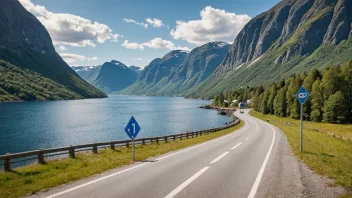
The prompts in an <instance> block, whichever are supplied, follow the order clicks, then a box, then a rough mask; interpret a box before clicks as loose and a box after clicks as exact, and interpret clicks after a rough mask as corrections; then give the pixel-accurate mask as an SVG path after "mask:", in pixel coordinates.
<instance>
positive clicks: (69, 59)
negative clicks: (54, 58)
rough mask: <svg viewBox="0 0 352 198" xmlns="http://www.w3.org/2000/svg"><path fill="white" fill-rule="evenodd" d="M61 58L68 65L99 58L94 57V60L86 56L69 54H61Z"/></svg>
mask: <svg viewBox="0 0 352 198" xmlns="http://www.w3.org/2000/svg"><path fill="white" fill-rule="evenodd" d="M60 56H61V58H62V59H64V60H65V61H66V63H68V64H70V63H75V62H77V61H84V60H98V57H96V56H95V57H92V58H88V57H85V56H82V55H78V54H69V53H61V54H60Z"/></svg>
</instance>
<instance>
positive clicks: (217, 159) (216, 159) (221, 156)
mask: <svg viewBox="0 0 352 198" xmlns="http://www.w3.org/2000/svg"><path fill="white" fill-rule="evenodd" d="M227 154H229V152H228V151H227V152H225V153H223V154H222V155H220V156H219V157H217V158H215V159H214V160H213V161H211V162H210V164H214V163H215V162H217V161H219V160H220V159H221V158H223V157H225V155H227Z"/></svg>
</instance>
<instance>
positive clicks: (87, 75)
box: [71, 65, 101, 82]
mask: <svg viewBox="0 0 352 198" xmlns="http://www.w3.org/2000/svg"><path fill="white" fill-rule="evenodd" d="M100 67H101V65H97V66H71V68H72V69H73V70H74V71H75V72H76V73H77V74H78V75H79V76H80V77H81V78H83V79H84V80H86V81H88V82H89V80H91V79H95V77H96V74H97V73H99V71H100ZM94 76H95V77H94Z"/></svg>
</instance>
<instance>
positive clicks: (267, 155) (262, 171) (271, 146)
mask: <svg viewBox="0 0 352 198" xmlns="http://www.w3.org/2000/svg"><path fill="white" fill-rule="evenodd" d="M266 124H267V125H269V126H270V127H271V129H272V130H273V133H274V136H273V140H272V142H271V145H270V148H269V151H268V153H267V154H266V157H265V159H264V162H263V164H262V167H261V168H260V170H259V173H258V175H257V178H256V179H255V182H254V184H253V186H252V189H251V191H250V193H249V195H248V198H254V197H255V194H256V193H257V190H258V187H259V184H260V180H261V179H262V177H263V173H264V170H265V167H266V164H267V163H268V160H269V157H270V154H271V150H272V149H273V145H274V142H275V129H274V128H273V127H272V126H271V125H270V124H268V123H266Z"/></svg>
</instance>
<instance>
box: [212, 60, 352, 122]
mask: <svg viewBox="0 0 352 198" xmlns="http://www.w3.org/2000/svg"><path fill="white" fill-rule="evenodd" d="M302 85H303V86H304V87H305V88H306V89H307V90H308V91H309V93H310V97H309V98H308V100H307V101H306V103H305V104H304V106H303V118H304V120H309V121H315V122H321V121H323V122H329V123H343V122H350V121H351V120H352V95H351V94H352V61H350V62H349V63H348V64H345V65H342V66H335V67H330V68H325V69H324V70H322V71H319V70H317V69H313V70H312V71H311V72H309V74H306V73H305V72H304V73H302V74H301V75H299V76H297V75H292V76H291V77H289V78H287V79H284V80H281V81H279V82H276V83H273V84H271V85H269V86H260V87H246V88H241V89H238V90H232V91H228V92H226V93H222V94H220V95H218V96H215V97H214V100H213V104H214V105H218V106H229V105H230V104H231V102H232V101H234V100H237V101H236V102H235V103H232V105H238V103H239V102H246V101H247V100H251V102H250V106H251V107H252V108H253V109H254V110H255V111H258V112H262V113H263V114H273V115H277V116H280V117H292V118H294V119H299V117H300V103H299V101H298V100H297V99H296V93H297V92H298V90H299V89H300V87H301V86H302ZM226 101H227V102H226Z"/></svg>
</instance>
